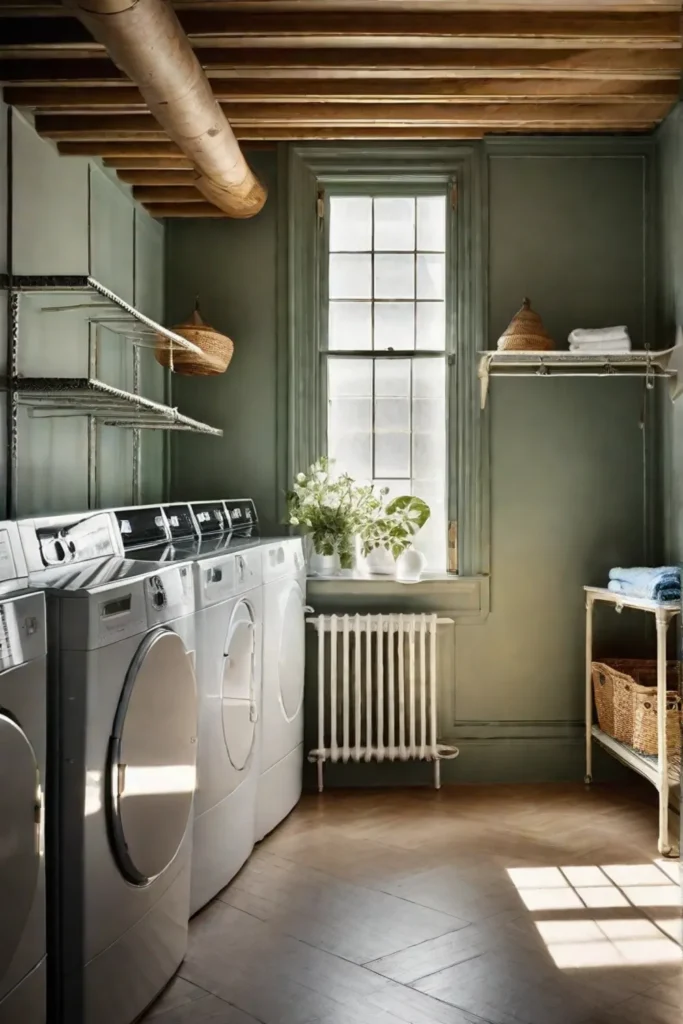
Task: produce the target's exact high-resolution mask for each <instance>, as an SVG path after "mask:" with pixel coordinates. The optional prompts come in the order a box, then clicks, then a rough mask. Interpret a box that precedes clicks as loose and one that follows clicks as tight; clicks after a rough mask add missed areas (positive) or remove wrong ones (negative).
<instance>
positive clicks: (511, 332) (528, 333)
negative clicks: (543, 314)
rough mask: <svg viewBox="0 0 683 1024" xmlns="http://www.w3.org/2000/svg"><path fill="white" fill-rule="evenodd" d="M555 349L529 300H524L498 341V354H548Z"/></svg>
mask: <svg viewBox="0 0 683 1024" xmlns="http://www.w3.org/2000/svg"><path fill="white" fill-rule="evenodd" d="M554 348H555V342H554V341H553V339H552V338H551V337H550V335H549V334H548V332H547V331H546V329H545V327H544V326H543V321H542V320H541V318H540V316H539V315H538V313H535V312H534V311H533V309H532V308H531V302H530V301H529V299H525V300H524V302H523V303H522V308H521V309H519V310H518V311H517V312H516V313H515V315H514V316H513V318H512V320H511V321H510V323H509V324H508V326H507V328H506V330H505V332H504V333H503V334H502V335H501V336H500V338H499V339H498V349H499V351H500V352H548V351H550V350H551V349H554Z"/></svg>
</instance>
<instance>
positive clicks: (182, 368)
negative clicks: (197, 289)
mask: <svg viewBox="0 0 683 1024" xmlns="http://www.w3.org/2000/svg"><path fill="white" fill-rule="evenodd" d="M172 330H173V331H174V332H175V333H176V334H179V335H180V336H181V338H187V340H188V341H191V342H192V343H193V344H194V345H197V346H198V347H199V348H200V349H201V350H202V353H203V355H198V354H197V353H196V352H188V350H187V349H184V348H180V346H179V345H174V344H173V342H172V341H169V339H168V338H165V337H164V336H163V335H161V334H158V335H157V339H156V348H155V350H154V354H155V356H156V360H157V362H158V363H161V365H162V366H165V367H166V368H167V369H172V370H174V371H175V372H176V373H184V374H186V375H188V376H209V375H212V374H218V373H225V371H226V370H227V368H228V366H229V365H230V360H231V359H232V354H233V352H234V349H235V346H234V345H233V343H232V341H231V340H230V338H228V337H226V335H225V334H219V333H218V331H215V330H214V329H213V327H210V326H209V324H206V323H204V321H203V320H202V317H201V314H200V312H199V300H197V302H196V304H195V308H194V312H193V313H192V316H191V317H190V319H189V320H186V321H185V323H182V324H178V326H177V327H173V328H172Z"/></svg>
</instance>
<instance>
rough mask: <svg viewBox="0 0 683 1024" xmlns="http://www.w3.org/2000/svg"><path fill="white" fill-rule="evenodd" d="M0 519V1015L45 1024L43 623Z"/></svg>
mask: <svg viewBox="0 0 683 1024" xmlns="http://www.w3.org/2000/svg"><path fill="white" fill-rule="evenodd" d="M26 575H27V574H26V565H25V562H24V556H23V552H22V550H21V544H20V542H19V531H18V529H17V525H16V523H0V778H2V785H1V786H0V1022H1V1024H45V1022H46V1020H47V1019H48V1018H47V1000H46V934H45V932H46V911H45V855H44V792H45V784H46V773H45V763H46V742H47V740H46V729H47V684H46V665H45V655H46V623H45V601H44V598H43V595H42V594H37V593H35V592H33V591H27V590H26V589H25V588H26V586H27V580H26Z"/></svg>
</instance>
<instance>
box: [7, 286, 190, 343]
mask: <svg viewBox="0 0 683 1024" xmlns="http://www.w3.org/2000/svg"><path fill="white" fill-rule="evenodd" d="M0 288H11V290H12V291H13V292H18V293H20V294H29V293H34V294H35V293H39V292H40V293H48V294H49V293H52V294H53V296H54V298H55V300H56V299H57V297H61V298H62V301H58V302H57V301H54V302H52V303H51V304H49V305H48V304H44V305H41V307H40V312H43V313H59V312H67V311H69V310H76V309H84V310H86V311H87V312H88V314H92V315H89V316H88V319H89V320H91V321H93V322H94V323H102V324H105V325H106V326H107V328H108V329H109V330H111V331H113V332H115V333H118V334H123V335H125V336H128V337H130V336H134V337H140V338H156V337H157V335H161V336H162V337H164V338H166V339H167V340H168V341H170V342H172V343H173V345H177V346H178V348H182V349H186V350H187V351H188V352H194V354H195V355H202V351H201V349H200V348H198V346H197V345H194V344H193V343H192V342H191V341H188V340H187V339H186V338H183V337H182V336H181V335H180V334H176V333H175V331H170V330H169V329H168V327H164V326H163V324H159V323H157V322H156V321H155V320H152V318H151V317H148V316H146V315H145V314H144V313H141V312H140V310H139V309H135V307H134V306H131V305H130V303H129V302H126V300H125V299H122V298H121V296H120V295H116V294H115V293H114V292H112V291H111V290H110V289H109V288H106V287H105V286H104V285H103V284H101V283H100V282H99V281H97V280H96V279H95V278H94V277H88V276H81V275H70V274H56V275H41V276H27V275H19V276H16V275H15V276H13V277H12V278H11V279H10V278H9V277H8V275H2V276H1V277H0ZM75 296H81V297H82V299H83V301H81V302H74V297H75Z"/></svg>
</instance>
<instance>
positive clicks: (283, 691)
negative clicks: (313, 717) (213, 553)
mask: <svg viewBox="0 0 683 1024" xmlns="http://www.w3.org/2000/svg"><path fill="white" fill-rule="evenodd" d="M261 555H262V572H263V667H262V698H261V730H260V737H259V782H258V790H257V800H256V840H257V841H258V840H260V839H263V837H264V836H265V835H267V834H268V832H270V831H272V829H274V828H275V826H276V825H278V824H279V823H280V822H281V821H282V820H283V818H285V817H286V816H287V815H288V814H289V812H290V811H291V810H292V809H293V808H294V807H295V806H296V804H297V803H298V801H299V798H300V796H301V788H302V777H303V744H304V662H305V647H306V644H305V629H306V625H305V615H306V566H305V561H304V555H303V548H302V544H301V540H300V539H299V538H288V539H285V540H277V541H276V540H273V541H264V542H263V544H262V547H261Z"/></svg>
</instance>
